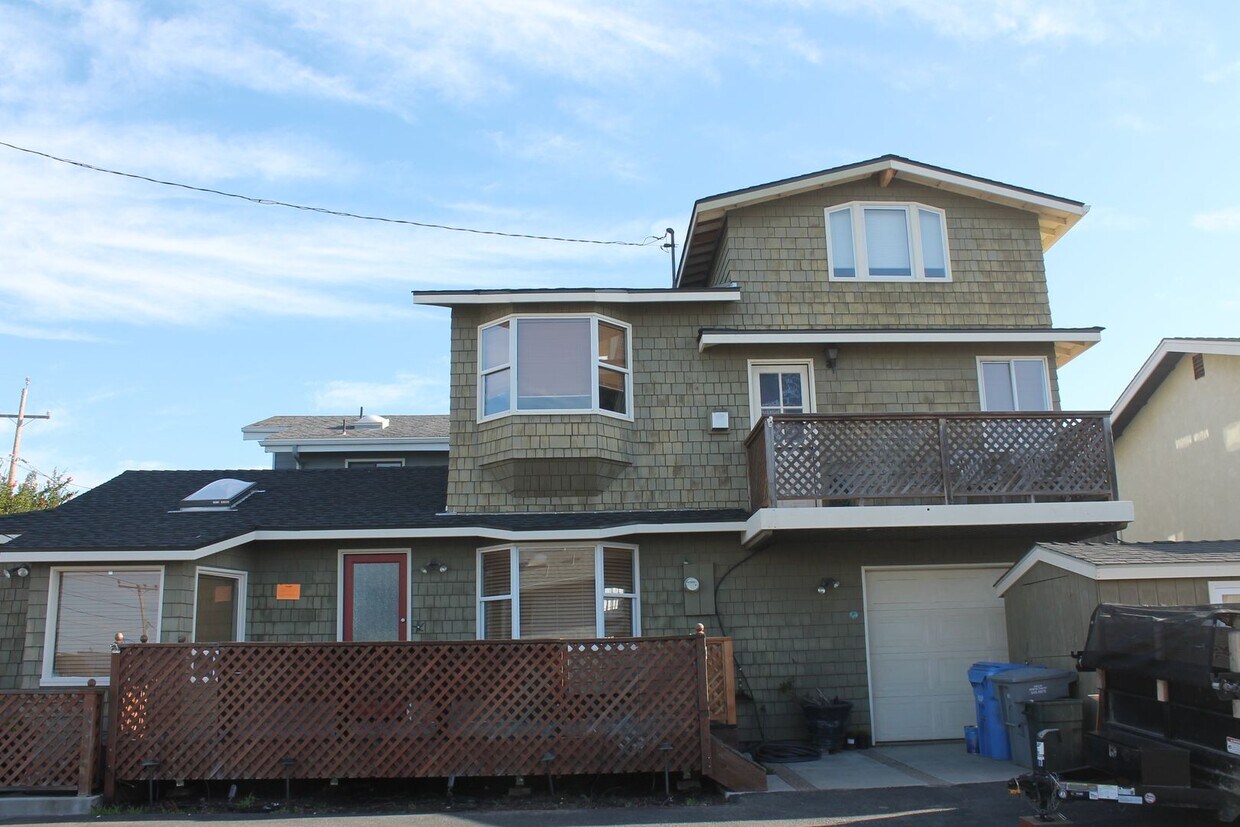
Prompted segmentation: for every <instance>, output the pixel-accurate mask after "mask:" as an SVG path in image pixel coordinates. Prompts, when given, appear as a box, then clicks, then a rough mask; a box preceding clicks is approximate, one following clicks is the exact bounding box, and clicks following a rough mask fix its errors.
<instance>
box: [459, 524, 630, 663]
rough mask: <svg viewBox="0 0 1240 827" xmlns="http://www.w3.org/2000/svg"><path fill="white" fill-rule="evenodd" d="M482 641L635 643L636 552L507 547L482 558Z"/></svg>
mask: <svg viewBox="0 0 1240 827" xmlns="http://www.w3.org/2000/svg"><path fill="white" fill-rule="evenodd" d="M478 595H479V600H478V637H479V638H480V639H483V640H510V639H527V640H528V639H535V638H596V637H632V636H634V635H637V634H639V633H640V630H639V617H640V615H639V612H638V610H637V601H638V592H637V549H635V548H632V547H630V546H614V545H582V546H541V545H540V546H506V547H503V548H498V549H485V550H483V551H480V552H479V565H478Z"/></svg>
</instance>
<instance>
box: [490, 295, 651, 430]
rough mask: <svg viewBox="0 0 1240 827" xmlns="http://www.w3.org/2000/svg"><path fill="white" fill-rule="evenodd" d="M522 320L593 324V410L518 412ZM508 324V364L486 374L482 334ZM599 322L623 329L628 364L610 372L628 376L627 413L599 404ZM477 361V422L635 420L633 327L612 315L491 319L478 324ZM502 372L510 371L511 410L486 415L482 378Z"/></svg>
mask: <svg viewBox="0 0 1240 827" xmlns="http://www.w3.org/2000/svg"><path fill="white" fill-rule="evenodd" d="M521 319H588V320H589V322H590V355H591V357H592V358H591V359H590V407H588V408H551V409H546V408H544V409H541V410H533V411H522V410H518V409H517V407H516V405H517V325H518V323H519V322H520V320H521ZM504 322H507V323H508V361H507V362H506V363H504V364H502V365H496V366H494V367H490V368H487V369H486V370H485V371H484V370H483V367H482V334H483V331H485V330H487V329H488V328H492V327H495V326H496V325H500V324H503V323H504ZM599 322H605V323H606V324H609V325H613V326H615V327H619V328H623V330H624V346H625V364H626V367H623V368H621V367H619V366H616V365H608V366H607V368H608V370H613V371H616V372H617V373H622V374H623V375H624V377H625V380H624V381H625V394H624V398H625V402H626V403H627V404H626V405H625V407H626V408H627V410H626V411H625V412H624V413H617V412H615V411H608V410H604V409H602V408H600V407H599V402H598V381H599V365H600V361H599V352H598V325H599ZM476 341H477V345H476V347H477V359H476V360H475V361H476V364H475V367H474V372H475V373H476V378H477V390H476V393H477V397H478V405H477V408H478V411H477V412H478V421H479V422H490V421H492V420H495V419H500V418H501V417H505V416H531V415H533V416H537V415H543V416H559V415H561V414H602V415H603V416H610V417H613V418H615V419H623V420H625V421H628V422H632V421H633V407H634V406H633V325H631V324H629V323H628V322H622V321H620V320H619V319H613V318H611V317H609V316H603V315H601V314H598V313H513V314H509V315H507V316H503V317H501V318H498V319H491V320H490V321H488V322H486V323H485V324H480V325H478V335H477V340H476ZM501 370H507V371H508V372H509V373H508V400H509V408H508V410H506V411H497V412H496V413H493V414H487V413H486V412H485V411H486V397H485V395H484V392H483V379H484V378H485V377H486V376H489V375H490V374H492V373H497V372H498V371H501Z"/></svg>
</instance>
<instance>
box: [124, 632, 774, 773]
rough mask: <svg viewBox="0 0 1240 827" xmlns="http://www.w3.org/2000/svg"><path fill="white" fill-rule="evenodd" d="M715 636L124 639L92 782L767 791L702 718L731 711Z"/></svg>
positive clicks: (724, 717)
mask: <svg viewBox="0 0 1240 827" xmlns="http://www.w3.org/2000/svg"><path fill="white" fill-rule="evenodd" d="M730 645H731V641H730V640H728V639H726V638H714V639H711V640H710V641H707V639H706V638H705V637H703V636H701V635H693V636H688V637H670V638H632V639H615V638H611V639H605V640H589V641H503V642H498V641H463V642H453V643H302V644H283V643H228V644H217V645H212V646H207V647H203V646H200V645H195V644H138V645H127V646H123V647H121V649H120V652H119V653H118V654H116V655H114V656H113V666H112V692H113V697H114V698H115V699H117V702H116V704H115V709H116V714H114V715H112V716H111V720H110V722H109V725H110V738H109V742H110V744H111V747H110V749H109V750H108V761H107V767H106V773H105V795H107V796H109V797H110V796H111V795H112V793H113V791H114V789H115V784H116V783H117V782H118V781H126V782H136V781H145V780H148V779H155V780H168V781H178V780H201V779H222V780H243V779H279V778H285V777H289V778H319V779H330V778H414V777H430V778H437V777H447V776H505V775H537V776H543V775H548V774H550V775H577V774H596V773H599V774H602V773H638V772H660V773H661V772H663V771H664V770H665V769H666V770H670V771H677V772H696V773H701V774H703V775H706V776H708V777H717V775H718V776H723V777H720V778H718V779H717V780H720V782H721V783H725V784H728V785H730V786H732V787H733V788H746V789H750V788H755V787H757V786H759V785H761V787H762V788H764V787H765V775H764V774H763V773H762V772H761V768H757V767H756V766H752V765H751V766H748V767H747V766H745V764H746V763H747V762H745V759H743V758H741V757H739V756H735V757H734V756H732V755H730V754H726V753H725V752H724V751H723V750H721V745H719V744H718V742H717V741H715V739H713V738H712V737H711V734H710V722H711V718H712V715H713V716H714V717H715V718H716V719H717V720H719V721H721V722H729V721H728V719H729V717H730V719H731V721H732V722H734V721H735V708H736V707H735V697H734V687H735V679H734V677H733V676H732V675H731V672H732V666H733V664H732V660H731V657H730ZM727 692H731V693H732V697H731V698H728V697H723V694H724V693H727ZM716 756H722V757H720V759H719V763H720V768H719V771H718V773H717V774H716V773H715V772H714V769H713V768H714V764H715V763H716V761H715V758H716ZM737 758H740V761H739V762H738V761H737Z"/></svg>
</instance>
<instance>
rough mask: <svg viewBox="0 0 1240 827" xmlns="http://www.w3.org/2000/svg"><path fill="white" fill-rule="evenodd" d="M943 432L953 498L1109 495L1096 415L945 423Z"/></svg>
mask: <svg viewBox="0 0 1240 827" xmlns="http://www.w3.org/2000/svg"><path fill="white" fill-rule="evenodd" d="M946 432H947V456H948V463H949V469H948V479H949V485H950V489H951V496H952V498H953V499H955V498H959V497H1025V498H1032V497H1051V498H1063V499H1075V498H1106V497H1109V496H1111V495H1112V493H1113V492H1112V488H1111V476H1110V466H1109V462H1108V455H1109V452H1110V450H1111V448H1110V441H1109V438H1108V435H1107V431H1106V427H1105V422H1104V420H1103V419H1102V418H1101V417H1070V416H1069V417H1030V418H1024V417H1010V418H994V419H949V420H947V425H946Z"/></svg>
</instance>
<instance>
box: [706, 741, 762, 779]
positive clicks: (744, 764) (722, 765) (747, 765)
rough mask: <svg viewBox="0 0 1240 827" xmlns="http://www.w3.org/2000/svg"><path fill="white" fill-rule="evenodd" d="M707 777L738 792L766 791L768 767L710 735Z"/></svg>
mask: <svg viewBox="0 0 1240 827" xmlns="http://www.w3.org/2000/svg"><path fill="white" fill-rule="evenodd" d="M705 775H706V777H708V778H710V779H711V780H713V781H714V782H715V783H717V784H719V785H720V786H722V787H724V788H726V789H729V790H732V791H733V792H738V793H760V792H766V768H765V767H763V766H762V765H761V764H755V763H754V762H753V761H750V760H749V759H748V758H746V757H745V756H744V755H742V754H741V753H739V752H737V751H736V750H734V749H732V748H731V747H730V746H728V745H727V744H725V743H724V742H723V741H720V740H719V739H718V738H716V737H715V736H713V735H712V736H710V767H709V769H707V771H706V773H705Z"/></svg>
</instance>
